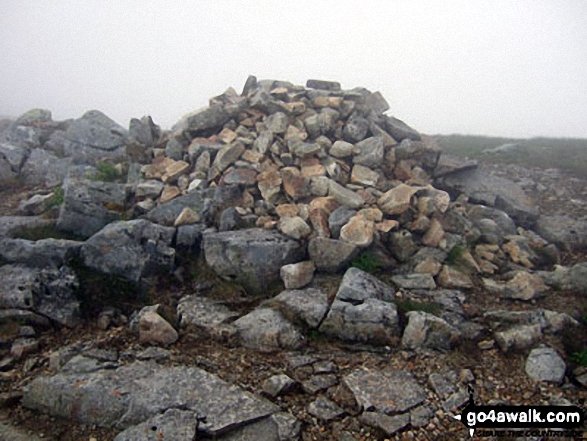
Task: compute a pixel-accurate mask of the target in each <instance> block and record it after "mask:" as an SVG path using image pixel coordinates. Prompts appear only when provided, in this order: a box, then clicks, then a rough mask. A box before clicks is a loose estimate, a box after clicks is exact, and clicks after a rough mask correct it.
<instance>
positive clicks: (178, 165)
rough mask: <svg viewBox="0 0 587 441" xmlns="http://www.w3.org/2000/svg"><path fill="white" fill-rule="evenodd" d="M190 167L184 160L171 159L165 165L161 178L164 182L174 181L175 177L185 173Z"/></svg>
mask: <svg viewBox="0 0 587 441" xmlns="http://www.w3.org/2000/svg"><path fill="white" fill-rule="evenodd" d="M189 169H190V165H189V164H188V163H187V162H185V161H173V163H172V164H169V165H168V166H167V167H165V173H164V174H163V176H161V180H162V181H163V182H166V183H171V182H175V181H176V180H177V178H179V177H180V176H182V175H185V174H186V173H187V172H188V171H189Z"/></svg>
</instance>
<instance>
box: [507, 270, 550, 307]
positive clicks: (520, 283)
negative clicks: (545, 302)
mask: <svg viewBox="0 0 587 441" xmlns="http://www.w3.org/2000/svg"><path fill="white" fill-rule="evenodd" d="M547 289H548V288H547V286H546V285H545V284H544V281H543V280H542V278H541V277H540V276H538V275H536V274H530V273H527V272H525V271H518V272H517V273H516V275H515V276H514V277H513V278H512V279H511V280H510V281H509V282H507V283H506V285H505V289H504V296H505V297H506V298H509V299H516V300H532V299H536V298H538V297H540V296H543V295H544V294H545V292H546V291H547Z"/></svg>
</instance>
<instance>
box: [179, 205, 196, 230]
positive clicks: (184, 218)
mask: <svg viewBox="0 0 587 441" xmlns="http://www.w3.org/2000/svg"><path fill="white" fill-rule="evenodd" d="M200 220H201V217H200V215H199V214H198V213H196V212H195V211H194V210H192V209H191V208H189V207H185V208H184V209H183V210H182V211H181V213H179V216H177V219H175V222H174V223H173V226H174V227H180V226H182V225H191V224H196V223H198V222H200Z"/></svg>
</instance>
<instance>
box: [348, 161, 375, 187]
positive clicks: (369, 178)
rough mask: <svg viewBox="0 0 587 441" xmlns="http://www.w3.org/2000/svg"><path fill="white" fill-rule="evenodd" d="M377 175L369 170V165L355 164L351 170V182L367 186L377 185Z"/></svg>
mask: <svg viewBox="0 0 587 441" xmlns="http://www.w3.org/2000/svg"><path fill="white" fill-rule="evenodd" d="M378 180H379V175H378V174H377V173H376V172H374V171H373V170H371V169H370V168H369V167H365V166H363V165H360V164H356V165H355V166H354V167H353V171H352V172H351V182H353V183H355V184H361V185H367V186H369V187H375V186H377V181H378Z"/></svg>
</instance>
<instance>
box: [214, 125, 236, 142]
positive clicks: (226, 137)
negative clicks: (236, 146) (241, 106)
mask: <svg viewBox="0 0 587 441" xmlns="http://www.w3.org/2000/svg"><path fill="white" fill-rule="evenodd" d="M237 136H238V135H237V134H236V133H235V132H233V131H232V130H230V129H227V128H225V129H222V132H220V133H219V134H218V139H219V140H220V141H222V142H223V143H224V144H230V143H231V142H232V141H234V140H235V139H236V138H237Z"/></svg>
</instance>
